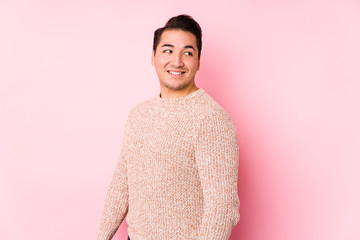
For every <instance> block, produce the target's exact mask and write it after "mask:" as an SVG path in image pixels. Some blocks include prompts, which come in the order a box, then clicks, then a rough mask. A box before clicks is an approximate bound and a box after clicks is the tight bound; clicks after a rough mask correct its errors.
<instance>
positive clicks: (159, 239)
mask: <svg viewBox="0 0 360 240" xmlns="http://www.w3.org/2000/svg"><path fill="white" fill-rule="evenodd" d="M200 53H201V28H200V26H199V25H198V23H197V22H196V21H195V20H193V19H192V18H191V17H190V16H187V15H179V16H176V17H173V18H171V19H170V20H169V21H168V22H167V23H166V25H165V27H163V28H159V29H158V30H156V31H155V34H154V45H153V53H152V59H151V62H152V64H153V65H154V66H155V69H156V73H157V75H158V77H159V81H160V94H159V95H157V96H155V97H154V98H152V99H150V100H147V101H145V102H143V103H140V104H138V105H137V106H135V107H134V108H133V109H132V110H131V112H130V114H129V117H128V121H127V124H126V128H125V136H124V141H123V146H122V150H121V156H120V159H119V161H118V164H117V166H116V170H115V173H114V176H113V179H112V181H111V184H110V187H109V189H108V193H107V197H106V201H105V208H104V213H103V216H102V219H101V224H100V231H99V234H98V238H97V239H98V240H109V239H111V238H112V236H113V235H114V234H115V232H116V230H117V229H118V227H119V225H120V224H121V223H122V221H123V220H124V218H125V217H126V222H127V223H128V234H129V237H130V239H131V240H147V239H148V240H152V239H154V240H172V239H173V240H179V239H181V240H183V239H194V240H195V239H199V240H212V239H213V240H225V239H228V238H229V237H230V234H231V230H232V229H233V227H234V226H235V225H236V224H237V222H238V221H239V219H240V214H239V206H240V202H239V198H238V195H237V176H238V142H237V133H236V129H235V126H234V124H233V122H232V120H231V118H230V117H229V115H228V114H227V113H226V112H225V111H224V110H223V109H222V108H221V107H220V105H218V104H217V103H216V102H215V101H214V100H213V99H212V98H211V97H210V96H209V95H208V94H207V93H206V92H205V91H204V90H203V89H201V88H197V87H196V85H195V81H194V78H195V75H196V72H197V71H198V69H199V66H200Z"/></svg>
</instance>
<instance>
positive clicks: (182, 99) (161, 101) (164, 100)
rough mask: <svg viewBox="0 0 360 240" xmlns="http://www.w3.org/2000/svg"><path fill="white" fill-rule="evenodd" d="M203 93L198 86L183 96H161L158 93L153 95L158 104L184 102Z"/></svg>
mask: <svg viewBox="0 0 360 240" xmlns="http://www.w3.org/2000/svg"><path fill="white" fill-rule="evenodd" d="M203 93H204V90H203V89H202V88H199V89H197V90H195V91H194V92H192V93H190V94H188V95H185V96H183V97H177V98H161V97H160V93H159V94H158V95H157V96H156V97H155V99H156V101H157V102H158V103H159V104H165V105H166V104H177V103H185V102H188V101H190V100H191V99H195V98H197V97H199V96H200V95H202V94H203Z"/></svg>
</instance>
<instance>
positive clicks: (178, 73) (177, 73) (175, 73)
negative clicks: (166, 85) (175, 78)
mask: <svg viewBox="0 0 360 240" xmlns="http://www.w3.org/2000/svg"><path fill="white" fill-rule="evenodd" d="M169 73H171V74H174V75H180V74H181V72H173V71H169Z"/></svg>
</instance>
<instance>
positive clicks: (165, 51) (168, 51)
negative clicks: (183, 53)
mask: <svg viewBox="0 0 360 240" xmlns="http://www.w3.org/2000/svg"><path fill="white" fill-rule="evenodd" d="M164 53H172V51H171V50H169V49H168V50H164Z"/></svg>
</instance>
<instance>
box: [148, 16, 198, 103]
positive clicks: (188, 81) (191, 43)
mask: <svg viewBox="0 0 360 240" xmlns="http://www.w3.org/2000/svg"><path fill="white" fill-rule="evenodd" d="M200 51H201V29H200V26H199V24H198V23H197V22H195V21H194V20H193V19H192V18H191V17H190V16H187V15H180V16H177V17H173V18H171V19H170V20H169V21H168V22H167V23H166V25H165V27H163V28H159V29H157V30H156V31H155V34H154V46H153V53H152V56H151V63H152V65H153V66H154V67H155V69H156V73H157V75H158V77H159V81H160V88H161V96H163V97H164V98H173V97H180V96H184V95H187V94H189V93H191V92H193V91H195V90H196V89H197V87H196V85H195V75H196V72H197V71H198V70H199V67H200Z"/></svg>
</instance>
